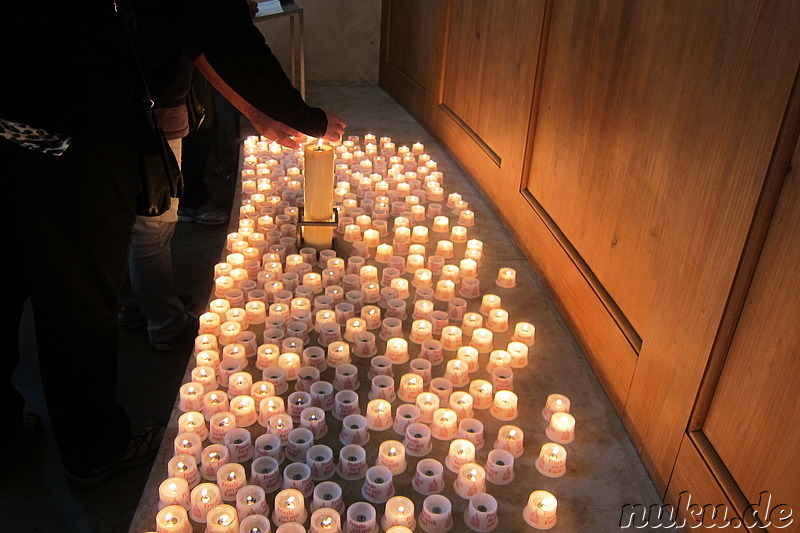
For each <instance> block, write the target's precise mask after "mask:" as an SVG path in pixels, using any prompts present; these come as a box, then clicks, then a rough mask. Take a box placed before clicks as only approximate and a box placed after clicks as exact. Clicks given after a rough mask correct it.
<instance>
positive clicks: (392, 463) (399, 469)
mask: <svg viewBox="0 0 800 533" xmlns="http://www.w3.org/2000/svg"><path fill="white" fill-rule="evenodd" d="M376 464H378V465H380V466H385V467H386V468H388V469H389V470H390V471H391V472H392V474H394V475H395V476H396V475H399V474H402V473H403V472H405V470H406V449H405V447H403V443H402V442H400V441H397V440H386V441H383V442H382V443H381V445H380V447H379V448H378V458H377V460H376Z"/></svg>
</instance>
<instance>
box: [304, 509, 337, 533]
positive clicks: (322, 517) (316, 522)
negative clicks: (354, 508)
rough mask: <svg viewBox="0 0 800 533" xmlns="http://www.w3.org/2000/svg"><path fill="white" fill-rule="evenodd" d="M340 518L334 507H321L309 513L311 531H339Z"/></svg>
mask: <svg viewBox="0 0 800 533" xmlns="http://www.w3.org/2000/svg"><path fill="white" fill-rule="evenodd" d="M341 531H342V519H341V517H340V516H339V513H338V512H336V510H335V509H328V508H324V507H323V508H321V509H317V510H316V511H314V512H313V513H311V533H341Z"/></svg>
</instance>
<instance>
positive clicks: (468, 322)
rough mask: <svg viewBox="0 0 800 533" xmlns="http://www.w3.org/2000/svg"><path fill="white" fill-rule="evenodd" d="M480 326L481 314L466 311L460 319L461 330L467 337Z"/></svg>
mask: <svg viewBox="0 0 800 533" xmlns="http://www.w3.org/2000/svg"><path fill="white" fill-rule="evenodd" d="M481 327H483V316H481V315H480V314H478V313H467V314H465V315H464V318H463V319H462V321H461V331H462V332H463V334H464V335H466V336H468V337H470V336H472V334H473V332H474V331H475V330H476V329H478V328H481Z"/></svg>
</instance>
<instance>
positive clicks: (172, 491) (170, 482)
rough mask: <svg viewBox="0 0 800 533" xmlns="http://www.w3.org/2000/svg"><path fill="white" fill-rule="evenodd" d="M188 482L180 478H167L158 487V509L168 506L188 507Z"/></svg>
mask: <svg viewBox="0 0 800 533" xmlns="http://www.w3.org/2000/svg"><path fill="white" fill-rule="evenodd" d="M189 492H190V491H189V482H188V481H186V479H185V478H182V477H169V478H167V479H165V480H164V481H162V482H161V484H160V485H159V486H158V508H159V509H163V508H164V507H166V506H168V505H179V506H181V507H189Z"/></svg>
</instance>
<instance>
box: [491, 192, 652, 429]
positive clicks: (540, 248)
mask: <svg viewBox="0 0 800 533" xmlns="http://www.w3.org/2000/svg"><path fill="white" fill-rule="evenodd" d="M507 207H510V206H507ZM506 211H507V212H508V213H513V214H515V215H516V216H515V218H513V219H511V220H510V221H508V228H509V230H510V231H511V233H512V235H514V238H515V239H516V240H517V242H519V243H520V246H521V248H522V250H523V251H524V252H525V255H526V256H527V257H528V259H529V260H530V261H531V263H532V264H533V265H534V267H535V269H536V271H537V273H538V274H539V276H540V277H541V278H542V280H543V281H544V282H545V285H546V286H547V288H548V290H549V291H550V293H551V294H554V295H557V299H556V304H557V305H558V307H559V309H560V311H561V312H562V315H563V316H564V318H565V320H566V321H567V323H568V324H569V326H570V328H571V330H572V332H573V334H574V335H575V337H576V338H577V339H578V341H579V342H580V344H581V347H582V348H583V349H584V352H585V353H586V357H587V359H588V360H589V362H590V363H591V364H592V368H593V369H595V373H596V374H597V376H598V378H599V379H600V382H601V383H602V384H603V387H604V388H605V390H606V394H608V397H609V399H610V400H611V403H612V404H613V405H614V409H616V411H617V413H618V414H620V415H622V411H623V408H624V406H625V401H626V400H627V397H628V389H629V388H630V384H631V379H632V378H633V372H634V369H635V368H636V360H637V356H636V351H635V350H634V348H633V347H632V346H631V345H630V343H629V342H628V339H627V338H626V337H625V335H624V334H623V332H622V331H621V330H620V328H619V327H618V326H617V324H616V322H615V321H614V318H613V317H612V316H611V315H610V314H609V313H608V311H607V310H606V308H605V306H604V304H603V302H602V301H601V300H600V299H599V298H598V297H597V294H596V293H595V292H594V290H593V289H592V287H591V286H590V285H589V284H588V283H587V282H586V279H585V278H584V277H583V275H582V274H581V272H580V270H579V269H577V268H576V267H575V264H574V263H573V262H572V258H571V257H570V255H569V253H567V251H565V250H564V248H563V247H562V246H561V244H560V243H559V242H558V240H557V239H556V238H555V237H554V236H553V235H552V233H551V231H550V228H548V226H547V223H546V221H544V220H543V219H542V218H541V217H539V216H538V215H537V213H536V212H535V211H534V210H533V209H532V208H531V206H530V205H529V204H528V202H527V201H526V199H525V197H524V196H523V195H522V194H520V195H519V196H518V199H517V204H516V205H515V206H514V208H513V209H507V210H506Z"/></svg>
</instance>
